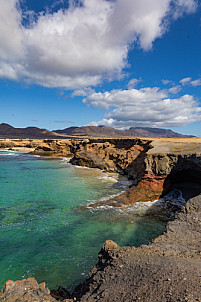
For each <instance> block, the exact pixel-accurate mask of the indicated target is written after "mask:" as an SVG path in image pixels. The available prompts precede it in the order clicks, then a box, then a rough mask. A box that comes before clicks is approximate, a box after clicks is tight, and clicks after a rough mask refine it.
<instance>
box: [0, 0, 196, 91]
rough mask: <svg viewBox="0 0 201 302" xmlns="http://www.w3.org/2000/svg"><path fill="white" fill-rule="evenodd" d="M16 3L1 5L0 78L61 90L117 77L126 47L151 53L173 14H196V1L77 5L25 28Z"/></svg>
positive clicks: (89, 0) (104, 0) (2, 0)
mask: <svg viewBox="0 0 201 302" xmlns="http://www.w3.org/2000/svg"><path fill="white" fill-rule="evenodd" d="M18 1H19V0H9V1H8V0H0V77H1V78H8V79H11V80H16V81H17V80H21V79H23V80H25V81H26V82H28V83H31V84H32V83H36V84H39V85H43V86H45V87H60V88H65V89H75V88H78V89H79V88H82V87H87V86H95V85H97V84H99V83H101V81H102V80H103V79H104V78H105V79H107V78H110V79H111V78H114V77H115V76H116V77H118V76H120V75H121V73H122V70H123V69H124V67H126V66H127V56H128V52H129V49H130V47H131V45H132V47H133V45H135V44H136V43H138V44H139V45H140V46H141V47H142V48H143V49H145V50H148V49H150V48H151V47H152V43H153V42H154V40H155V39H156V38H159V37H161V36H162V35H163V34H164V33H165V32H166V31H167V24H168V22H167V20H170V19H171V16H172V12H173V11H174V13H175V15H174V16H175V18H177V17H179V16H181V15H182V14H183V13H191V12H193V11H194V10H195V9H196V0H173V1H172V0H163V1H161V0H154V1H150V0H141V1H138V0H116V1H112V0H111V1H108V0H79V1H70V6H69V8H68V9H65V8H64V9H60V10H58V11H56V12H48V11H47V12H46V13H41V14H39V15H38V17H37V18H36V19H35V20H32V21H30V23H29V24H28V25H27V26H26V27H24V26H22V23H21V20H22V11H21V10H20V8H19V2H18ZM75 3H76V4H75ZM80 4H81V5H80ZM176 13H177V15H176Z"/></svg>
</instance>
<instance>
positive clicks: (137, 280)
mask: <svg viewBox="0 0 201 302" xmlns="http://www.w3.org/2000/svg"><path fill="white" fill-rule="evenodd" d="M200 264H201V195H199V196H198V197H195V198H192V199H190V200H189V201H188V202H187V204H186V206H185V207H183V210H182V212H181V213H180V214H178V215H177V217H176V219H175V220H174V221H171V222H169V223H168V224H167V228H166V231H165V233H164V234H163V235H161V236H159V237H158V238H156V239H155V240H153V241H152V242H151V243H150V244H149V245H148V246H141V247H139V248H135V247H119V246H117V244H116V243H114V242H112V241H106V243H105V244H104V245H103V247H102V249H101V251H100V253H99V262H98V264H97V265H96V266H95V267H94V268H93V269H92V270H91V272H90V274H89V277H88V278H87V279H86V281H85V282H84V283H83V284H80V285H79V286H78V287H77V288H76V289H75V292H74V295H76V296H77V298H78V300H79V301H82V302H87V301H88V302H92V301H101V302H108V301H111V302H114V301H118V302H119V301H122V302H131V301H132V302H134V301H143V302H150V301H154V302H175V301H181V302H184V301H189V302H196V301H197V302H198V301H201V265H200Z"/></svg>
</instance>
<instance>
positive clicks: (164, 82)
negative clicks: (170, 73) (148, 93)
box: [161, 80, 172, 85]
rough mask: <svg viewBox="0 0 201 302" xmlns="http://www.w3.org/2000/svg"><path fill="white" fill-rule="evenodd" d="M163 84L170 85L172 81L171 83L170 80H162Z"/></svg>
mask: <svg viewBox="0 0 201 302" xmlns="http://www.w3.org/2000/svg"><path fill="white" fill-rule="evenodd" d="M161 82H162V83H163V85H168V84H170V83H172V81H169V80H161Z"/></svg>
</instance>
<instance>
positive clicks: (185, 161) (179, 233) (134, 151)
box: [0, 139, 201, 302]
mask: <svg viewBox="0 0 201 302" xmlns="http://www.w3.org/2000/svg"><path fill="white" fill-rule="evenodd" d="M0 146H1V147H2V148H11V149H15V148H20V147H23V148H28V149H32V148H34V151H33V153H34V154H40V155H47V156H71V157H72V160H71V162H72V163H73V164H76V165H84V166H88V167H96V168H100V169H103V170H105V171H107V172H110V171H112V172H114V171H115V172H118V173H124V174H127V175H128V178H130V179H132V180H133V185H132V187H131V188H130V189H128V190H127V191H126V192H125V193H123V194H122V195H121V196H118V197H116V198H115V199H113V200H109V201H106V202H104V204H105V203H106V204H108V205H113V206H122V205H125V204H130V203H133V202H137V201H143V200H144V201H146V200H153V199H156V198H158V197H160V196H161V195H163V194H164V193H166V192H167V191H168V190H169V188H170V187H171V186H173V185H174V186H177V187H178V188H180V189H182V190H183V193H184V197H185V199H186V200H187V199H189V197H191V198H190V199H189V200H188V202H187V204H186V205H185V206H184V207H183V204H182V205H181V207H180V209H179V210H178V208H176V207H175V206H174V205H171V204H169V205H170V207H169V209H170V211H171V212H172V213H173V214H174V215H173V217H176V218H175V219H174V220H173V221H171V222H169V223H168V224H167V228H166V232H165V233H164V234H163V235H161V236H159V237H158V238H156V239H155V240H153V241H152V242H151V243H150V244H149V245H148V246H141V247H140V248H135V247H119V246H117V245H116V243H114V242H112V241H107V242H106V243H105V244H104V245H103V247H102V249H101V252H100V253H99V262H98V264H97V265H96V266H95V267H94V268H93V269H92V271H91V272H90V274H89V276H88V278H87V279H86V281H85V282H84V283H83V284H80V285H79V286H78V287H77V288H76V289H75V291H74V292H73V293H71V294H70V293H68V291H67V290H65V289H62V288H59V289H58V290H54V291H52V292H51V294H52V296H50V293H49V291H48V289H45V285H44V284H42V285H41V284H40V285H38V284H37V282H36V281H35V280H33V279H31V280H22V281H19V282H12V281H9V282H7V283H6V285H5V287H4V289H3V290H1V291H0V301H8V302H12V301H24V302H25V301H52V302H53V301H56V300H60V301H81V302H85V301H86V302H92V301H101V302H109V301H111V302H113V301H121V302H126V301H127V302H131V301H132V302H134V301H143V302H150V301H155V302H175V301H180V302H184V301H189V302H196V301H198V302H199V301H201V265H200V263H201V195H200V193H201V140H200V139H189V140H182V139H180V140H171V139H170V140H140V139H116V140H115V139H110V140H106V139H102V140H100V139H99V140H94V139H90V140H89V139H87V140H43V141H37V142H36V141H21V142H20V141H17V142H16V141H0ZM189 182H191V183H189ZM197 195H198V196H197ZM193 196H196V197H194V198H193ZM98 205H102V203H98V204H97V203H96V204H94V205H92V206H98ZM182 207H183V208H182ZM181 208H182V211H181V212H180V213H179V214H178V212H179V211H180V210H181ZM173 217H171V218H173ZM69 299H70V300H69Z"/></svg>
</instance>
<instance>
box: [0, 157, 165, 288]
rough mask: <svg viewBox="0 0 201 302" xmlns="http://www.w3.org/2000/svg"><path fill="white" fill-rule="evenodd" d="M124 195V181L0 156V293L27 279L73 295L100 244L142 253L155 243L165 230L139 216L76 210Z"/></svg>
mask: <svg viewBox="0 0 201 302" xmlns="http://www.w3.org/2000/svg"><path fill="white" fill-rule="evenodd" d="M9 154H10V155H9ZM123 189H125V181H122V180H120V181H119V182H115V180H114V179H112V178H108V177H107V175H105V174H103V173H102V172H101V171H98V170H92V169H80V168H76V167H74V166H71V165H70V164H68V163H67V162H66V161H65V160H61V159H54V160H47V159H41V158H38V157H33V156H29V155H26V154H21V155H19V154H16V153H11V152H9V151H8V152H3V151H0V267H1V270H0V288H2V287H3V284H4V283H5V282H6V281H7V280H8V279H11V280H17V279H22V278H28V277H35V278H36V279H37V281H38V282H43V281H45V282H46V283H47V285H48V287H49V288H50V289H52V288H56V287H58V286H59V285H61V286H64V287H68V288H72V287H74V286H75V285H77V284H78V283H79V282H81V281H82V280H84V278H85V277H86V275H87V274H88V272H89V271H90V269H91V268H92V267H93V265H95V264H96V262H97V255H98V252H99V251H100V248H101V246H102V244H103V243H104V242H105V240H107V239H111V240H113V241H115V242H116V243H117V244H119V245H135V246H139V245H141V244H146V243H148V242H149V241H150V240H151V239H153V238H154V237H156V236H158V235H159V234H160V233H161V232H162V231H163V230H164V227H165V222H164V221H161V220H160V219H157V218H148V217H143V216H142V215H139V213H138V212H137V211H136V209H135V210H132V209H129V210H128V209H126V208H125V209H123V210H122V209H114V208H108V209H104V208H101V209H96V210H95V209H94V210H90V209H83V208H82V207H81V206H82V205H86V204H88V203H89V202H93V201H98V200H100V199H101V198H105V197H106V198H107V197H109V196H111V195H113V194H118V193H120V192H121V191H122V190H123Z"/></svg>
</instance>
